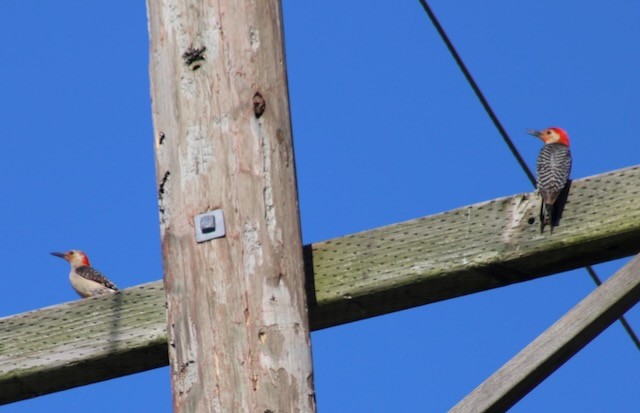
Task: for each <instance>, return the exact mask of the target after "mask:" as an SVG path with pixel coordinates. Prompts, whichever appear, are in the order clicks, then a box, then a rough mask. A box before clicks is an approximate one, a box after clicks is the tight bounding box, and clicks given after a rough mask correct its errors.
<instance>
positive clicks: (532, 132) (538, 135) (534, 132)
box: [527, 129, 542, 139]
mask: <svg viewBox="0 0 640 413" xmlns="http://www.w3.org/2000/svg"><path fill="white" fill-rule="evenodd" d="M527 133H528V134H529V135H533V136H535V137H536V138H540V139H542V132H540V131H539V130H535V129H527Z"/></svg>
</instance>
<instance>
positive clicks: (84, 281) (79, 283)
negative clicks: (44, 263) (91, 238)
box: [51, 250, 118, 297]
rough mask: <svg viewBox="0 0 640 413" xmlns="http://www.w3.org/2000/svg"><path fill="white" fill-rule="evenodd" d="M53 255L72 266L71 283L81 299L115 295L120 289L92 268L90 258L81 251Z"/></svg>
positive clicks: (53, 253) (54, 253)
mask: <svg viewBox="0 0 640 413" xmlns="http://www.w3.org/2000/svg"><path fill="white" fill-rule="evenodd" d="M51 255H55V256H56V257H60V258H64V259H65V260H67V261H68V262H69V264H71V272H70V273H69V281H71V286H72V287H73V289H74V290H76V292H77V293H78V294H79V295H80V297H91V296H94V295H98V294H105V293H115V292H116V291H118V287H116V286H115V284H113V283H112V282H111V281H109V280H108V279H107V277H105V276H104V275H102V274H101V273H100V272H99V271H98V270H96V269H95V268H93V267H91V264H89V257H87V254H85V253H84V252H82V251H80V250H70V251H67V252H52V253H51Z"/></svg>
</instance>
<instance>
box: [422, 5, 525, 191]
mask: <svg viewBox="0 0 640 413" xmlns="http://www.w3.org/2000/svg"><path fill="white" fill-rule="evenodd" d="M419 1H420V4H421V5H422V7H423V8H424V11H425V12H427V14H428V15H429V19H431V22H432V23H433V25H434V26H435V28H436V30H437V31H438V33H439V34H440V37H442V40H443V41H444V43H445V44H446V45H447V49H449V53H451V55H452V56H453V58H454V59H455V61H456V63H457V64H458V67H459V68H460V70H461V71H462V73H463V74H464V77H465V78H467V82H469V85H471V88H472V89H473V91H474V92H475V94H476V96H477V97H478V99H480V103H482V106H483V107H484V110H485V111H486V112H487V114H488V115H489V117H490V118H491V120H492V121H493V124H494V125H495V126H496V128H497V129H498V132H500V135H502V139H504V142H505V143H506V144H507V146H508V147H509V149H510V150H511V153H513V156H515V158H516V160H517V161H518V163H519V164H520V166H521V167H522V170H524V172H525V173H526V174H527V178H529V181H531V183H532V184H533V186H536V178H535V176H534V175H533V173H532V172H531V169H529V166H527V163H526V162H525V161H524V159H523V158H522V156H520V153H519V152H518V150H517V149H516V147H515V145H514V144H513V142H512V141H511V139H510V138H509V135H507V131H506V130H505V129H504V128H503V127H502V123H500V120H498V117H497V116H496V114H495V113H494V112H493V109H491V106H490V105H489V102H487V99H485V97H484V95H483V94H482V91H481V90H480V88H479V87H478V84H477V83H476V81H475V80H474V79H473V76H471V73H469V70H467V67H466V66H465V64H464V62H463V61H462V59H461V58H460V55H459V54H458V52H457V51H456V49H455V48H454V47H453V44H452V43H451V41H450V40H449V37H447V34H446V33H445V31H444V29H443V28H442V26H440V22H438V19H437V18H436V15H435V14H433V11H432V10H431V7H429V5H428V4H427V2H426V0H419Z"/></svg>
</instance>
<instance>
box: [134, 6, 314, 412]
mask: <svg viewBox="0 0 640 413" xmlns="http://www.w3.org/2000/svg"><path fill="white" fill-rule="evenodd" d="M147 9H148V15H149V34H150V40H151V59H150V74H151V76H150V77H151V94H152V100H153V122H154V128H155V132H156V136H157V137H158V138H157V139H156V145H155V150H156V169H157V179H158V187H159V191H158V193H159V198H160V199H159V201H160V202H159V203H160V232H161V240H162V249H163V269H164V287H165V293H166V297H167V304H168V314H167V324H168V335H169V340H170V343H171V345H170V346H169V360H170V363H171V378H172V386H173V400H174V412H203V413H204V412H224V413H226V412H314V411H315V395H314V388H313V380H312V378H313V372H312V367H311V348H310V346H311V343H310V338H309V325H308V312H307V305H306V294H305V288H304V270H303V267H304V266H303V257H302V242H301V236H300V224H299V213H298V196H297V188H296V176H295V164H294V156H293V144H292V137H291V126H290V124H291V122H290V118H289V100H288V91H287V79H286V70H285V56H284V46H283V34H282V18H281V5H280V1H279V0H261V1H257V2H256V1H248V0H213V1H209V2H202V1H195V0H164V1H162V2H159V1H153V0H148V1H147ZM160 137H163V139H160ZM214 209H221V210H222V211H223V214H224V224H225V227H226V236H225V237H224V238H219V239H215V240H211V241H207V242H203V243H200V244H198V243H196V240H195V236H194V217H195V216H196V215H198V214H201V213H204V212H207V211H211V210H214Z"/></svg>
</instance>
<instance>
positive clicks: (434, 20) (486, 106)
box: [418, 0, 640, 350]
mask: <svg viewBox="0 0 640 413" xmlns="http://www.w3.org/2000/svg"><path fill="white" fill-rule="evenodd" d="M418 1H419V2H420V4H421V5H422V8H423V9H424V11H425V12H426V13H427V15H428V16H429V19H430V20H431V23H433V25H434V27H435V28H436V30H437V31H438V34H440V37H441V38H442V41H444V43H445V44H446V45H447V49H449V53H451V56H453V58H454V59H455V61H456V63H457V64H458V67H459V68H460V70H461V71H462V74H464V77H465V78H466V79H467V82H468V83H469V85H470V86H471V88H472V89H473V91H474V92H475V94H476V96H477V97H478V99H479V100H480V103H481V104H482V106H483V107H484V110H485V111H486V112H487V114H488V115H489V117H490V118H491V120H492V121H493V124H494V125H495V127H496V128H497V129H498V132H500V135H501V136H502V139H503V140H504V142H505V143H506V144H507V146H508V147H509V149H510V150H511V153H512V154H513V156H514V157H515V158H516V160H517V161H518V163H519V164H520V167H521V168H522V170H523V171H524V173H525V174H526V175H527V178H529V181H531V184H532V185H533V187H534V188H535V187H536V178H535V176H534V175H533V172H531V169H530V168H529V166H528V165H527V163H526V162H525V161H524V159H523V158H522V156H521V155H520V152H518V149H517V148H516V146H515V145H514V144H513V142H512V141H511V138H510V137H509V135H508V134H507V131H506V130H505V129H504V128H503V127H502V123H500V120H499V119H498V117H497V116H496V114H495V113H494V112H493V109H492V108H491V106H490V105H489V102H488V101H487V99H485V97H484V94H483V93H482V91H481V90H480V88H479V87H478V84H477V83H476V81H475V80H474V79H473V76H471V73H470V72H469V70H468V69H467V66H466V65H465V64H464V62H463V61H462V58H461V57H460V55H459V54H458V51H457V50H456V49H455V47H453V43H451V41H450V40H449V37H448V36H447V33H445V31H444V29H443V28H442V26H441V25H440V22H439V21H438V18H437V17H436V15H435V14H434V13H433V10H431V7H429V4H427V1H426V0H418ZM585 269H586V270H587V272H588V273H589V275H590V276H591V279H592V280H593V282H594V283H596V285H597V286H600V284H602V281H600V278H599V277H598V275H597V274H596V272H595V271H594V270H593V268H592V267H591V266H590V265H587V266H586V267H585ZM619 320H620V323H621V324H622V327H624V329H625V330H626V331H627V334H629V337H630V338H631V341H633V343H634V344H635V345H636V347H637V348H638V350H640V340H638V336H637V335H636V333H635V332H634V331H633V329H632V328H631V325H629V323H628V322H627V320H626V318H625V317H624V315H623V316H621V317H620V318H619Z"/></svg>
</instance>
